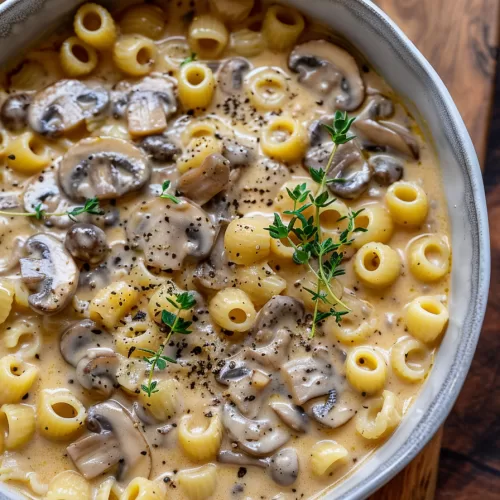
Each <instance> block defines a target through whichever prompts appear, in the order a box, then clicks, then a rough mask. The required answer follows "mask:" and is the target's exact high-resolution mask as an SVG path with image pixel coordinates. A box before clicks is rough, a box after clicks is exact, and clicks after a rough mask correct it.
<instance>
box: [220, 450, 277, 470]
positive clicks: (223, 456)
mask: <svg viewBox="0 0 500 500" xmlns="http://www.w3.org/2000/svg"><path fill="white" fill-rule="evenodd" d="M217 461H218V462H220V463H221V464H231V465H251V466H254V467H260V468H261V469H267V468H268V467H269V459H265V458H254V457H250V456H248V455H246V454H245V453H238V452H235V451H231V450H220V451H219V453H218V454H217Z"/></svg>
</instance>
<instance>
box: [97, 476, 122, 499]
mask: <svg viewBox="0 0 500 500" xmlns="http://www.w3.org/2000/svg"><path fill="white" fill-rule="evenodd" d="M120 490H121V488H119V487H118V485H117V483H116V479H115V478H114V477H108V478H107V479H105V480H104V481H103V482H102V483H101V484H100V485H99V487H98V488H97V491H96V494H95V500H119V496H120Z"/></svg>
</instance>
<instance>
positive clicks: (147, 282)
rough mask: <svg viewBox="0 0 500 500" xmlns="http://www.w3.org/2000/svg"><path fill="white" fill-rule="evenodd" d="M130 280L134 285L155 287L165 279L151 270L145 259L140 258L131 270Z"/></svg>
mask: <svg viewBox="0 0 500 500" xmlns="http://www.w3.org/2000/svg"><path fill="white" fill-rule="evenodd" d="M129 281H130V284H131V285H132V286H133V287H137V288H147V289H153V288H154V287H155V286H159V285H161V284H163V283H164V282H165V279H164V278H162V277H161V276H157V275H156V274H153V273H152V272H151V271H149V269H148V268H147V267H146V265H145V264H144V260H143V259H140V260H139V261H138V262H137V264H136V265H135V266H134V267H133V268H132V270H131V271H130V274H129Z"/></svg>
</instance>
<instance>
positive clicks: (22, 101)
mask: <svg viewBox="0 0 500 500" xmlns="http://www.w3.org/2000/svg"><path fill="white" fill-rule="evenodd" d="M31 99H32V96H31V95H30V94H27V93H24V92H23V93H19V94H13V95H10V96H9V97H8V98H7V99H6V100H5V102H4V103H3V104H2V109H1V110H0V122H2V123H3V125H4V127H5V128H6V129H8V130H10V131H12V132H19V131H21V130H23V129H24V128H26V125H27V124H28V109H29V106H30V104H31Z"/></svg>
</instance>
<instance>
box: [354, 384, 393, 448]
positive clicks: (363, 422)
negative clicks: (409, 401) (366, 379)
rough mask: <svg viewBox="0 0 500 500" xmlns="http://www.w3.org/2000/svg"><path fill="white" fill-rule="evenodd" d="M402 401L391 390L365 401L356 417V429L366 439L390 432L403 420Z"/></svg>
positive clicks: (377, 437)
mask: <svg viewBox="0 0 500 500" xmlns="http://www.w3.org/2000/svg"><path fill="white" fill-rule="evenodd" d="M400 406H401V405H400V402H399V400H398V398H397V396H396V395H395V394H394V393H393V392H391V391H384V392H383V393H382V396H381V397H378V398H375V399H372V400H370V401H367V402H366V403H363V408H362V409H361V411H359V412H358V414H357V415H356V417H355V419H356V420H355V421H356V431H357V432H358V433H359V434H361V436H363V437H364V438H366V439H379V438H382V437H385V436H387V435H388V434H390V433H391V432H392V431H393V430H394V429H395V428H396V427H397V426H398V425H399V422H400V421H401V410H400Z"/></svg>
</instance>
